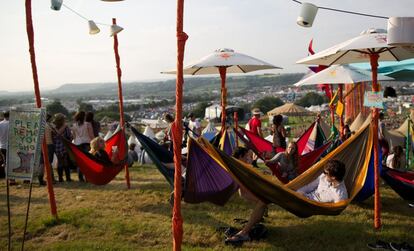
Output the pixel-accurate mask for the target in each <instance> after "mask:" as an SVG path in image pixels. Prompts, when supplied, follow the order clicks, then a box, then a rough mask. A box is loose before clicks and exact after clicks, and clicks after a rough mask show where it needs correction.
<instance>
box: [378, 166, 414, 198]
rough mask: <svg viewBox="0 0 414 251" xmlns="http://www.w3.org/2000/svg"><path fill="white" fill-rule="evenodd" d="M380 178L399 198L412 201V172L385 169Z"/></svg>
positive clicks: (413, 186) (413, 173)
mask: <svg viewBox="0 0 414 251" xmlns="http://www.w3.org/2000/svg"><path fill="white" fill-rule="evenodd" d="M382 178H383V179H384V180H385V182H387V184H388V185H389V186H390V187H391V188H392V189H393V190H394V191H395V192H396V193H398V195H400V196H401V198H403V199H404V200H409V201H413V200H414V172H412V171H407V172H402V171H398V170H395V169H387V170H384V172H383V173H382Z"/></svg>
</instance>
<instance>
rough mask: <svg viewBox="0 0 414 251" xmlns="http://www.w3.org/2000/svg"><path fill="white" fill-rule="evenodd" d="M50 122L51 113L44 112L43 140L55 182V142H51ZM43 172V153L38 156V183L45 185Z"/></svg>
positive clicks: (51, 129) (51, 126)
mask: <svg viewBox="0 0 414 251" xmlns="http://www.w3.org/2000/svg"><path fill="white" fill-rule="evenodd" d="M51 122H52V115H50V114H49V113H48V114H46V124H45V141H46V145H47V157H48V158H49V163H50V172H51V175H52V180H53V182H56V180H55V175H54V173H53V166H52V163H53V157H54V155H55V144H54V143H53V139H52V131H53V129H54V128H53V125H52V124H51ZM44 174H45V162H44V159H43V154H42V155H41V156H40V172H39V176H38V178H39V184H40V185H43V186H44V185H46V182H45V181H44V179H43V178H44Z"/></svg>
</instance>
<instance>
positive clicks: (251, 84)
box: [44, 73, 303, 97]
mask: <svg viewBox="0 0 414 251" xmlns="http://www.w3.org/2000/svg"><path fill="white" fill-rule="evenodd" d="M302 77H303V73H291V74H278V75H274V74H265V75H248V76H228V77H227V82H226V85H227V88H228V89H245V88H256V87H263V86H287V85H292V84H293V83H295V82H297V81H298V80H300V79H301V78H302ZM220 88H221V87H220V78H219V77H189V78H185V80H184V92H188V91H191V92H192V93H194V92H195V93H197V92H205V91H212V90H220ZM117 92H118V87H117V84H116V83H87V84H64V85H62V86H60V87H59V88H57V89H54V90H50V91H45V92H44V95H45V96H49V97H64V96H67V95H70V94H79V93H82V96H83V97H90V96H101V97H104V96H113V95H117ZM174 92H175V79H170V80H164V81H154V82H130V83H125V84H124V85H123V93H124V96H125V97H137V96H171V95H174Z"/></svg>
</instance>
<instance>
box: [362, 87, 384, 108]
mask: <svg viewBox="0 0 414 251" xmlns="http://www.w3.org/2000/svg"><path fill="white" fill-rule="evenodd" d="M383 100H384V95H383V93H382V92H372V91H367V92H365V94H364V106H365V107H375V108H379V109H385V107H384V102H383Z"/></svg>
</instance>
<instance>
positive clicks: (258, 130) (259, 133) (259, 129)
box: [257, 120, 263, 138]
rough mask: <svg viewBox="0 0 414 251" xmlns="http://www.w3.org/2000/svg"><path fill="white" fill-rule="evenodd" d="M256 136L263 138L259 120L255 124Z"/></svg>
mask: <svg viewBox="0 0 414 251" xmlns="http://www.w3.org/2000/svg"><path fill="white" fill-rule="evenodd" d="M257 134H258V135H259V136H260V137H262V138H263V134H262V122H261V121H260V120H259V122H258V123H257Z"/></svg>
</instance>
